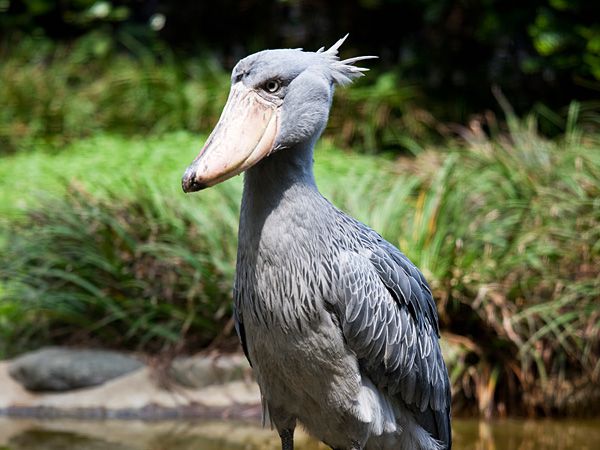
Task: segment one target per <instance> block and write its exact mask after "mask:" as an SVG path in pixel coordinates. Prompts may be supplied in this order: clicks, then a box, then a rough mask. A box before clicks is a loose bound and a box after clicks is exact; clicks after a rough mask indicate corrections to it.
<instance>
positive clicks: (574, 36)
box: [0, 0, 600, 417]
mask: <svg viewBox="0 0 600 450" xmlns="http://www.w3.org/2000/svg"><path fill="white" fill-rule="evenodd" d="M597 8H598V7H597V6H596V5H595V3H594V2H579V1H569V0H560V1H558V0H543V1H542V0H540V1H534V2H527V4H519V5H512V4H511V3H510V2H509V3H507V2H495V1H482V2H461V1H441V2H432V1H425V0H411V1H407V2H395V1H391V0H388V1H384V0H381V1H377V0H375V1H361V2H355V3H351V4H347V2H344V3H343V4H342V3H341V2H319V1H283V2H281V1H277V2H276V1H270V2H256V1H244V2H221V3H219V2H191V1H190V2H177V7H175V2H170V1H151V2H133V1H131V2H129V1H99V2H95V1H88V0H80V1H78V2H51V1H46V0H28V1H24V2H16V1H12V0H10V1H9V0H4V1H2V0H0V26H1V27H2V28H1V32H2V37H1V39H0V104H1V105H2V108H0V356H2V357H10V356H12V355H15V354H18V353H20V352H22V351H24V350H26V349H30V348H35V347H37V346H39V345H43V344H47V343H66V344H70V345H93V346H103V347H113V348H121V349H128V350H136V351H144V352H151V353H153V354H159V355H163V356H164V357H165V358H167V357H170V356H172V355H175V354H178V353H181V352H194V351H199V350H202V349H206V348H207V347H210V348H215V347H216V348H219V349H222V350H230V349H235V348H237V341H236V338H235V337H234V336H233V333H232V324H231V321H230V304H231V283H232V280H233V272H234V260H235V251H236V245H237V242H236V233H237V218H238V208H239V206H238V203H239V197H240V192H241V183H240V179H239V178H237V179H236V180H231V181H229V182H227V183H225V184H223V185H220V186H218V187H216V188H214V189H211V190H208V191H206V192H203V193H202V194H199V195H195V196H184V194H183V193H182V192H181V191H180V187H179V186H180V177H181V173H182V171H183V169H184V168H185V166H186V164H187V163H188V162H189V161H191V159H192V158H193V157H194V156H195V154H196V152H197V149H198V147H199V146H200V144H201V142H202V141H203V136H206V133H207V132H208V131H209V130H210V128H211V127H212V126H213V125H214V123H215V122H216V119H217V117H218V115H219V113H220V109H221V107H222V105H223V104H224V101H225V98H226V95H227V90H228V83H229V75H228V70H229V69H230V68H231V66H232V64H233V63H235V61H236V60H237V58H238V57H240V56H243V55H244V54H246V53H248V52H251V51H254V50H258V49H261V48H264V47H276V46H294V47H297V46H304V47H305V48H307V49H316V48H318V47H320V46H321V45H323V44H325V43H331V42H334V41H335V40H336V39H337V38H338V37H339V36H341V35H343V34H345V32H346V31H350V33H351V38H350V41H349V45H348V46H347V47H346V48H345V49H344V50H343V56H351V55H353V54H358V53H375V54H378V55H380V57H381V59H380V60H379V61H378V62H377V63H375V64H373V66H375V67H376V70H374V71H373V73H370V74H369V76H368V77H366V78H365V79H364V80H361V81H360V82H359V83H357V84H356V85H355V86H353V87H351V88H349V89H340V90H338V92H337V94H336V99H335V103H334V109H333V113H332V117H331V120H330V126H329V127H328V129H327V131H326V136H325V138H324V139H323V140H322V142H321V143H320V147H319V149H318V151H317V166H316V170H317V179H318V181H319V184H320V187H321V189H322V191H323V192H324V193H325V195H327V196H328V197H330V198H332V199H333V200H334V202H335V203H336V204H337V205H338V206H340V207H342V208H343V209H345V210H347V211H348V212H350V213H351V214H352V215H354V216H355V217H357V218H359V219H360V220H362V221H364V222H366V223H367V224H369V225H370V226H372V227H373V228H375V229H376V230H378V231H379V232H380V233H382V234H383V235H384V237H386V238H387V239H388V240H390V241H391V242H393V243H394V244H396V245H398V246H399V247H400V248H401V249H402V250H403V251H404V252H405V253H406V254H407V255H408V256H409V257H410V258H411V259H412V260H413V261H414V262H415V263H416V264H417V265H418V266H419V267H420V268H421V269H422V270H423V271H424V273H425V275H426V276H427V278H428V279H429V280H430V282H431V284H432V287H433V289H434V293H435V296H436V299H437V300H438V308H439V312H440V317H441V321H442V326H443V336H444V339H443V342H444V350H445V353H446V355H447V358H448V361H449V366H450V371H451V378H452V383H453V393H454V402H455V405H456V408H455V409H456V411H466V412H473V413H480V414H482V415H485V416H487V417H489V416H492V415H504V414H509V413H511V414H514V413H518V414H530V415H535V414H544V415H556V414H571V415H572V414H581V413H582V411H585V412H586V413H588V414H590V413H597V412H599V411H598V405H599V404H600V387H599V386H600V359H599V356H598V355H599V354H600V301H599V300H600V276H599V275H600V274H599V269H598V268H599V267H600V244H599V243H600V201H599V199H600V152H599V150H600V134H599V133H598V124H599V122H600V115H599V114H598V108H597V107H598V101H597V95H596V94H597V90H598V87H599V84H598V79H599V78H600V30H599V28H598V25H597V23H596V22H597V21H594V14H595V13H596V12H598V11H596V10H597ZM596 16H597V14H596ZM317 25H318V26H317ZM223 30H228V31H227V32H223ZM317 30H319V31H317ZM507 99H508V100H507ZM349 184H351V185H352V186H353V189H351V190H348V189H344V188H342V186H348V185H349Z"/></svg>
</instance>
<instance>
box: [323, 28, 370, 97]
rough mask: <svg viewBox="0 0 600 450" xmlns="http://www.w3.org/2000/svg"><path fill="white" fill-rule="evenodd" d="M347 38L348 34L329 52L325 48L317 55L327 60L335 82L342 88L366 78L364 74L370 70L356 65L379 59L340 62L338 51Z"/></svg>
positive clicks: (365, 57) (367, 57)
mask: <svg viewBox="0 0 600 450" xmlns="http://www.w3.org/2000/svg"><path fill="white" fill-rule="evenodd" d="M347 37H348V34H346V36H344V37H343V38H341V39H339V40H338V41H337V42H336V43H335V44H333V45H332V46H331V47H330V48H329V49H328V50H325V47H321V48H320V49H319V50H317V53H318V54H320V55H323V57H324V58H325V60H326V62H327V64H328V66H329V69H330V71H331V77H332V78H333V81H335V82H336V83H337V84H339V85H341V86H345V85H347V84H350V83H352V81H354V80H355V79H356V78H359V77H362V76H364V73H363V72H366V71H368V70H369V69H367V68H365V67H356V66H355V65H354V63H356V62H358V61H364V60H366V59H375V58H377V56H355V57H354V58H348V59H344V60H343V61H340V58H339V57H338V50H339V48H340V47H341V46H342V44H343V43H344V41H345V40H346V38H347Z"/></svg>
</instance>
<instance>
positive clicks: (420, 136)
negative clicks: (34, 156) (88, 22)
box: [0, 33, 437, 155]
mask: <svg viewBox="0 0 600 450" xmlns="http://www.w3.org/2000/svg"><path fill="white" fill-rule="evenodd" d="M119 42H120V44H121V45H127V48H128V49H129V51H130V54H129V55H124V54H122V53H121V52H119V51H118V49H117V45H116V43H115V42H114V41H113V40H112V39H110V38H108V37H107V36H105V35H104V34H102V33H92V34H88V35H86V36H84V37H82V38H79V39H78V40H76V41H74V43H73V44H71V45H59V46H55V45H54V44H52V43H51V42H50V41H48V40H38V39H25V40H23V41H22V42H20V43H19V45H18V46H17V47H16V48H13V49H11V50H10V51H8V52H7V54H5V55H4V61H5V63H4V64H3V65H1V66H0V103H1V104H2V105H3V108H2V109H1V110H0V155H1V154H2V153H10V152H14V151H17V150H19V149H21V150H23V149H24V150H26V149H28V148H31V146H32V144H33V143H34V142H37V140H39V139H43V140H45V141H46V142H47V143H49V144H52V145H53V146H54V147H55V148H57V149H58V148H61V147H62V146H64V144H65V143H68V142H69V141H71V140H72V139H75V138H81V137H85V136H89V135H91V134H94V133H97V132H99V131H110V132H113V133H114V132H119V133H123V134H142V133H153V134H158V133H162V132H165V131H173V130H179V129H187V130H190V131H198V132H207V131H209V130H210V129H211V127H212V126H214V124H215V123H216V121H217V119H218V117H219V115H220V113H221V109H222V108H223V105H224V104H225V101H226V98H227V94H228V91H229V82H230V80H229V74H228V73H226V72H225V71H224V70H223V69H222V68H221V66H220V65H219V64H218V62H217V61H216V60H214V59H210V58H203V59H198V58H188V59H185V60H183V61H180V60H178V59H177V58H175V56H174V54H173V53H172V52H171V51H170V50H168V49H167V48H163V50H162V51H161V52H160V56H157V55H156V53H153V52H151V51H149V50H148V49H147V48H146V47H145V46H143V45H141V44H140V43H139V41H137V40H135V39H133V38H132V37H130V36H127V35H124V36H122V37H121V38H120V40H119ZM365 81H367V80H365ZM336 98H337V100H336V102H337V103H338V104H339V106H337V107H336V108H334V109H333V111H332V115H331V123H330V125H329V127H328V130H327V133H328V134H329V135H332V136H335V137H336V142H337V143H338V144H339V145H343V146H349V145H352V146H354V147H356V148H362V149H363V150H365V151H367V152H378V151H381V150H382V149H386V150H391V149H408V150H411V151H414V152H417V151H418V149H419V148H421V147H422V146H423V145H424V143H425V142H427V141H429V140H431V138H432V136H433V135H435V134H436V133H437V130H436V122H435V120H434V119H433V118H432V117H431V116H430V115H428V114H427V113H425V112H424V111H422V110H421V109H418V108H417V107H416V106H415V105H416V103H417V100H418V90H417V88H416V87H415V86H413V85H409V84H406V83H403V82H402V81H401V80H400V79H399V77H398V75H397V74H395V73H394V72H387V73H384V74H382V75H380V76H379V77H377V78H374V80H373V82H372V84H369V83H368V82H362V81H361V82H359V83H358V84H357V85H356V86H354V87H353V88H352V89H338V93H337V96H336ZM417 142H421V143H420V144H419V145H417V144H416V143H417Z"/></svg>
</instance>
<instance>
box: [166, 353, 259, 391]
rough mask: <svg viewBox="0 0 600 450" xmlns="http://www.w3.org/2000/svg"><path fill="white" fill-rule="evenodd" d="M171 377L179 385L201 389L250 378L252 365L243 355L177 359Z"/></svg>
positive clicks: (171, 370) (173, 364) (172, 367)
mask: <svg viewBox="0 0 600 450" xmlns="http://www.w3.org/2000/svg"><path fill="white" fill-rule="evenodd" d="M169 374H170V376H171V377H172V378H173V379H174V380H175V381H176V382H177V383H179V384H181V385H183V386H186V387H189V388H194V389H199V388H203V387H206V386H210V385H214V384H223V383H228V382H230V381H237V380H242V379H244V378H248V377H250V376H251V375H250V365H249V364H248V361H247V360H246V358H245V357H244V356H242V355H221V356H191V357H179V358H175V359H174V360H173V362H172V364H171V367H170V369H169Z"/></svg>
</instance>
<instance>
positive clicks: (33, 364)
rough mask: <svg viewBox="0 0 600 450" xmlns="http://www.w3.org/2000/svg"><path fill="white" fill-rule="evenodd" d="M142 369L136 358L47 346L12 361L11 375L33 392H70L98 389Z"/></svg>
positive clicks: (109, 352)
mask: <svg viewBox="0 0 600 450" xmlns="http://www.w3.org/2000/svg"><path fill="white" fill-rule="evenodd" d="M142 366H143V364H142V363H141V362H140V361H138V360H137V359H135V358H132V357H130V356H126V355H124V354H121V353H118V352H113V351H108V350H76V349H69V348H62V347H44V348H42V349H40V350H36V351H34V352H30V353H25V354H24V355H22V356H20V357H18V358H16V359H15V360H13V361H12V363H11V364H10V366H9V373H10V375H11V376H12V377H13V378H14V379H15V380H16V381H18V382H19V383H21V384H22V385H23V386H24V387H25V388H26V389H28V390H30V391H69V390H72V389H78V388H83V387H89V386H97V385H99V384H102V383H105V382H106V381H108V380H111V379H113V378H116V377H119V376H121V375H125V374H127V373H129V372H132V371H134V370H137V369H139V368H140V367H142Z"/></svg>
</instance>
